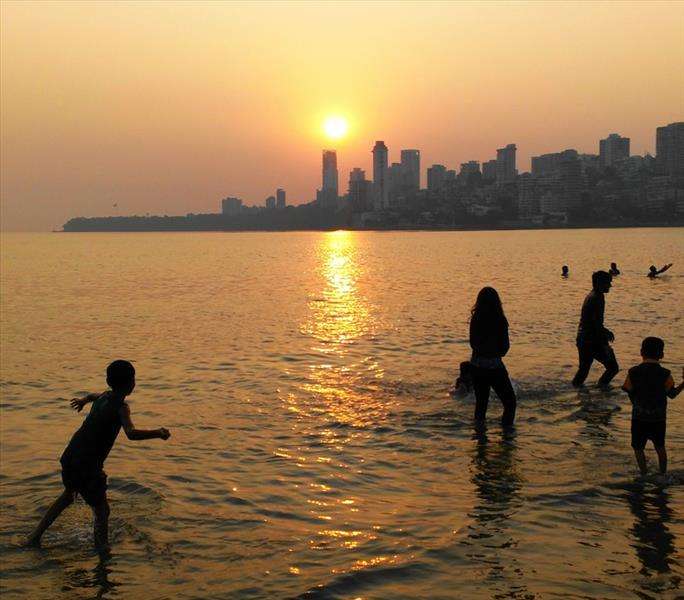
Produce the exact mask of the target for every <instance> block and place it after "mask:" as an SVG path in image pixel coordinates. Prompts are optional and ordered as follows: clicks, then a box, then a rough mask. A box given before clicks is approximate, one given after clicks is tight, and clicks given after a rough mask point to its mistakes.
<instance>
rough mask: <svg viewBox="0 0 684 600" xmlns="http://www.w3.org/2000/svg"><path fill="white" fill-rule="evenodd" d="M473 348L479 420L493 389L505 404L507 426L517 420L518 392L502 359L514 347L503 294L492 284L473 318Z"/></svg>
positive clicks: (481, 295)
mask: <svg viewBox="0 0 684 600" xmlns="http://www.w3.org/2000/svg"><path fill="white" fill-rule="evenodd" d="M470 347H471V348H472V350H473V355H472V358H471V359H470V363H471V365H472V380H473V389H474V391H475V422H476V424H478V425H481V424H483V423H484V420H485V417H486V415H487V404H488V403H489V390H490V388H493V389H494V391H495V392H496V395H497V396H498V397H499V400H501V403H502V404H503V409H504V410H503V416H502V417H501V423H502V425H503V426H504V427H508V426H511V425H513V421H514V420H515V407H516V399H515V391H514V390H513V386H512V385H511V380H510V378H509V377H508V371H507V370H506V367H505V365H504V363H503V361H502V360H501V359H502V358H503V357H504V356H506V354H507V352H508V349H509V348H510V340H509V337H508V320H507V319H506V315H505V314H504V311H503V307H502V306H501V299H500V298H499V294H498V293H497V291H496V290H495V289H494V288H492V287H484V288H482V289H481V290H480V293H479V294H478V295H477V300H476V301H475V306H473V309H472V311H471V317H470Z"/></svg>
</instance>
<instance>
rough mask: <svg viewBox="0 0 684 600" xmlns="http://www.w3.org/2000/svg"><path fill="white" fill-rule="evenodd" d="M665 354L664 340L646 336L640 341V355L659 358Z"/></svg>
mask: <svg viewBox="0 0 684 600" xmlns="http://www.w3.org/2000/svg"><path fill="white" fill-rule="evenodd" d="M664 354H665V342H664V341H663V340H661V339H660V338H659V337H647V338H644V341H643V342H641V356H643V357H644V358H653V359H655V360H660V359H661V358H662V357H663V355H664Z"/></svg>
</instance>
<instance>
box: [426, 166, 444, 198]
mask: <svg viewBox="0 0 684 600" xmlns="http://www.w3.org/2000/svg"><path fill="white" fill-rule="evenodd" d="M445 175H446V167H445V166H444V165H432V166H431V167H429V168H428V170H427V189H428V190H429V191H430V192H437V191H439V190H441V189H442V188H443V187H444V178H445Z"/></svg>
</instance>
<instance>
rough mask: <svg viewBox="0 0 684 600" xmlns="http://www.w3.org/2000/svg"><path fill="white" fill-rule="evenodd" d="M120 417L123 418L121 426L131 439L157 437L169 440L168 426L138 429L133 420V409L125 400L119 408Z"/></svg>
mask: <svg viewBox="0 0 684 600" xmlns="http://www.w3.org/2000/svg"><path fill="white" fill-rule="evenodd" d="M119 417H120V418H121V426H122V427H123V430H124V431H125V432H126V437H127V438H128V439H129V440H153V439H155V438H159V439H162V440H168V439H169V437H171V434H170V433H169V430H168V429H166V427H160V428H159V429H136V428H135V425H133V421H132V420H131V409H130V408H129V406H128V404H126V403H125V402H124V403H123V405H122V406H121V408H120V409H119Z"/></svg>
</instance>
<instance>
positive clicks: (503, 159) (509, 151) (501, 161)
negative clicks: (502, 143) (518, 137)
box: [496, 144, 518, 184]
mask: <svg viewBox="0 0 684 600" xmlns="http://www.w3.org/2000/svg"><path fill="white" fill-rule="evenodd" d="M516 149H517V148H516V147H515V144H508V146H506V147H504V148H498V149H497V151H496V182H497V183H499V184H502V183H509V182H511V181H515V177H516V175H517V174H518V171H517V169H516V168H515V152H516Z"/></svg>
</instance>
